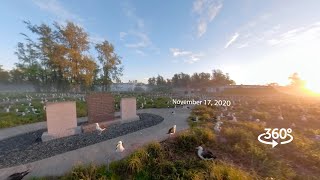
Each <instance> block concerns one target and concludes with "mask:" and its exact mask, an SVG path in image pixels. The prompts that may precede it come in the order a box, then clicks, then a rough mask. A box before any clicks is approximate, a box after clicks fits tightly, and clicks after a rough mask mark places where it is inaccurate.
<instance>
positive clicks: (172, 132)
mask: <svg viewBox="0 0 320 180" xmlns="http://www.w3.org/2000/svg"><path fill="white" fill-rule="evenodd" d="M176 128H177V126H176V125H174V126H173V127H171V128H170V129H169V130H168V133H167V134H169V135H172V134H174V133H176Z"/></svg>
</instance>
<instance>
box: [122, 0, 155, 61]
mask: <svg viewBox="0 0 320 180" xmlns="http://www.w3.org/2000/svg"><path fill="white" fill-rule="evenodd" d="M123 12H124V14H125V15H126V16H127V17H128V18H129V19H130V20H131V21H132V22H133V24H134V26H133V27H132V28H131V29H129V30H128V31H126V32H120V40H121V41H123V42H124V45H125V46H126V47H128V48H131V49H135V52H136V53H138V54H140V55H143V56H145V55H146V53H144V52H145V50H147V49H148V50H149V51H151V52H154V53H156V54H158V53H159V52H160V51H159V49H158V48H157V47H156V46H155V45H154V44H153V42H152V41H151V39H150V37H149V35H148V32H147V31H146V25H145V23H144V19H142V18H141V17H139V16H138V15H137V14H136V9H135V8H134V7H133V6H132V5H131V4H129V3H128V2H127V3H124V4H123Z"/></svg>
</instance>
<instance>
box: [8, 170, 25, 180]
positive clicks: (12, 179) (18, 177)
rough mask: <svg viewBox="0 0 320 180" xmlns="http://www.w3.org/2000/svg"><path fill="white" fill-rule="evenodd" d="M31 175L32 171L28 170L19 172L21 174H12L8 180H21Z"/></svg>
mask: <svg viewBox="0 0 320 180" xmlns="http://www.w3.org/2000/svg"><path fill="white" fill-rule="evenodd" d="M29 173H30V170H26V171H23V172H19V173H14V174H11V175H10V176H9V177H8V178H7V179H8V180H21V179H23V177H25V176H26V175H27V174H29Z"/></svg>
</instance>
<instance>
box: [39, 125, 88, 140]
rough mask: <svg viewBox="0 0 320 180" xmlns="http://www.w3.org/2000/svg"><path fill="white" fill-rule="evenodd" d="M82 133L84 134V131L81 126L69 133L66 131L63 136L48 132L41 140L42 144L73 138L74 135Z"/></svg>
mask: <svg viewBox="0 0 320 180" xmlns="http://www.w3.org/2000/svg"><path fill="white" fill-rule="evenodd" d="M81 133H82V129H81V127H80V126H77V127H76V128H74V129H70V130H69V131H66V132H64V133H62V134H48V132H47V131H46V132H44V133H43V134H42V136H41V140H42V142H46V141H50V140H53V139H58V138H62V137H67V136H72V135H76V134H81Z"/></svg>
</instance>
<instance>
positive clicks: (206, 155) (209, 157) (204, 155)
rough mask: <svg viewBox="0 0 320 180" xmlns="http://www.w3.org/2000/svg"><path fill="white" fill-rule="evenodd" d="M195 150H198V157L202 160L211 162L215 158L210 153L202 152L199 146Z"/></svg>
mask: <svg viewBox="0 0 320 180" xmlns="http://www.w3.org/2000/svg"><path fill="white" fill-rule="evenodd" d="M196 149H198V152H197V154H198V156H199V157H200V158H201V159H203V160H213V159H216V158H217V157H216V156H215V155H213V153H212V152H211V151H209V150H204V149H203V147H201V146H198V147H197V148H196Z"/></svg>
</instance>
